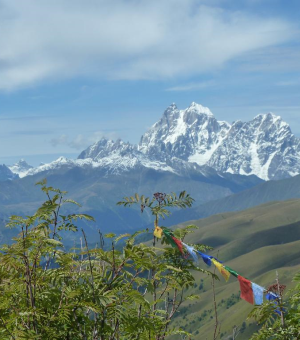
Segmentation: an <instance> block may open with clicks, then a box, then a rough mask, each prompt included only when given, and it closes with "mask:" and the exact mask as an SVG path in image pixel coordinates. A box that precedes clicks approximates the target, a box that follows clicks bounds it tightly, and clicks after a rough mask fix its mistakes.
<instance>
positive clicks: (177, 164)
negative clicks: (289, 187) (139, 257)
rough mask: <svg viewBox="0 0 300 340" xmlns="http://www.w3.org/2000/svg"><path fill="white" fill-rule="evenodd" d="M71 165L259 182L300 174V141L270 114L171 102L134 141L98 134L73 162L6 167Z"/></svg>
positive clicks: (21, 170) (23, 171) (23, 172)
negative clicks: (230, 119)
mask: <svg viewBox="0 0 300 340" xmlns="http://www.w3.org/2000/svg"><path fill="white" fill-rule="evenodd" d="M73 167H89V168H102V169H103V171H104V174H110V173H112V174H121V173H122V172H124V171H130V170H131V169H133V168H138V167H144V168H150V169H155V170H161V171H169V172H173V173H177V174H184V175H187V173H188V172H189V171H197V172H198V173H201V174H204V173H205V172H207V171H208V172H209V173H211V170H207V169H208V167H209V168H210V169H211V168H212V169H214V171H217V172H218V174H219V175H221V174H222V173H231V174H239V175H256V176H258V177H260V178H261V179H264V180H269V179H282V178H286V177H291V176H294V175H297V174H299V173H300V139H299V138H297V137H295V136H294V135H293V134H292V132H291V129H290V127H289V125H288V124H287V123H285V122H283V121H282V119H281V118H280V117H278V116H275V115H274V114H272V113H267V114H264V115H258V116H256V117H255V118H254V119H253V120H251V121H249V122H245V123H244V122H242V121H236V122H234V123H232V124H229V123H227V122H225V121H218V120H217V119H216V118H215V117H214V115H213V114H212V112H211V111H210V110H209V109H208V108H207V107H204V106H202V105H199V104H196V103H194V102H193V103H192V104H191V105H190V106H189V107H188V108H187V109H185V110H179V109H178V108H177V107H176V105H175V104H172V105H170V106H169V107H168V108H167V109H166V111H165V112H164V113H163V116H162V118H161V119H160V120H159V121H158V122H157V123H155V124H154V125H153V126H152V127H151V128H150V129H149V131H147V132H146V133H145V134H144V135H143V136H142V137H141V140H140V143H139V144H138V145H132V144H130V143H125V142H123V141H122V140H117V141H112V140H108V139H105V138H102V139H101V140H100V141H98V142H96V143H94V144H93V145H91V146H89V147H88V148H87V149H86V150H84V151H82V152H81V154H80V155H79V156H78V159H77V160H68V159H66V158H64V157H60V158H59V159H57V160H56V161H54V162H52V163H49V164H44V165H40V166H39V167H37V168H32V167H31V166H29V165H28V164H27V163H26V162H25V161H24V160H21V161H20V162H19V163H17V164H15V165H14V166H12V167H10V170H11V171H12V172H14V173H16V174H18V175H19V176H20V177H24V176H27V175H33V174H36V173H39V172H43V171H56V170H58V169H70V168H73Z"/></svg>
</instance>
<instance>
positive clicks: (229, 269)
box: [224, 266, 239, 277]
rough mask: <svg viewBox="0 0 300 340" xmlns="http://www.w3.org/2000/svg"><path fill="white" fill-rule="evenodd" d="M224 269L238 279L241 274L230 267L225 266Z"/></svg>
mask: <svg viewBox="0 0 300 340" xmlns="http://www.w3.org/2000/svg"><path fill="white" fill-rule="evenodd" d="M224 268H225V269H226V270H227V271H229V273H230V274H231V275H233V276H235V277H238V275H239V274H238V273H237V272H236V271H235V270H233V269H231V268H230V267H228V266H224Z"/></svg>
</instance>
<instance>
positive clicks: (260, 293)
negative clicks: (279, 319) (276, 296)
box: [251, 282, 265, 305]
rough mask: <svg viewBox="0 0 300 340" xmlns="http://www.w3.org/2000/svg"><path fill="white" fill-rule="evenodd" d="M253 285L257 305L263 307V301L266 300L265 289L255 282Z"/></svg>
mask: <svg viewBox="0 0 300 340" xmlns="http://www.w3.org/2000/svg"><path fill="white" fill-rule="evenodd" d="M251 283H252V290H253V295H254V301H255V304H256V305H262V303H263V300H264V290H265V289H264V287H261V286H259V285H257V284H256V283H254V282H251Z"/></svg>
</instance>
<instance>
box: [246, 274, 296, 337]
mask: <svg viewBox="0 0 300 340" xmlns="http://www.w3.org/2000/svg"><path fill="white" fill-rule="evenodd" d="M294 281H295V282H296V287H295V288H294V289H293V290H291V291H290V292H289V296H288V298H287V299H286V301H285V302H282V299H277V300H273V301H268V302H265V303H263V304H262V305H261V306H256V307H255V308H254V309H253V310H252V312H251V313H250V315H249V317H251V318H254V319H255V320H256V321H257V322H258V323H260V324H262V328H261V329H260V330H259V331H258V332H257V333H255V334H253V336H252V337H251V340H272V339H274V340H298V339H300V273H298V274H297V275H296V276H295V277H294ZM282 312H283V313H284V324H283V322H282V318H281V313H282Z"/></svg>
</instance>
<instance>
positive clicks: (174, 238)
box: [171, 236, 183, 254]
mask: <svg viewBox="0 0 300 340" xmlns="http://www.w3.org/2000/svg"><path fill="white" fill-rule="evenodd" d="M171 237H172V239H173V241H174V242H175V243H176V245H177V247H178V249H179V251H180V252H181V254H183V244H182V242H181V241H180V240H178V238H176V237H174V236H171Z"/></svg>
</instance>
